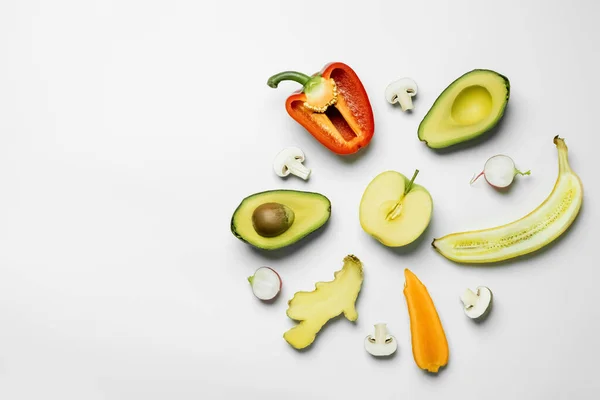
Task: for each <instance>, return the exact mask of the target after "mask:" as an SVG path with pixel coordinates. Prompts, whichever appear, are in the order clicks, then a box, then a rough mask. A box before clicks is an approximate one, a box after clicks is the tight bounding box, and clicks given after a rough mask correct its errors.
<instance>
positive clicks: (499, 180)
mask: <svg viewBox="0 0 600 400" xmlns="http://www.w3.org/2000/svg"><path fill="white" fill-rule="evenodd" d="M530 174H531V171H525V172H521V171H519V170H518V169H517V168H516V167H515V162H514V161H513V159H512V158H510V157H509V156H505V155H504V154H498V155H495V156H493V157H491V158H489V159H488V160H487V161H486V163H485V165H484V167H483V171H481V172H480V173H479V175H477V176H476V177H474V178H473V179H471V182H470V183H471V184H473V183H475V181H476V180H477V179H479V177H480V176H483V177H484V178H485V180H486V181H487V183H489V184H490V185H491V186H493V187H495V188H498V189H502V188H506V187H508V186H510V184H511V183H512V182H513V180H514V179H515V176H516V175H530Z"/></svg>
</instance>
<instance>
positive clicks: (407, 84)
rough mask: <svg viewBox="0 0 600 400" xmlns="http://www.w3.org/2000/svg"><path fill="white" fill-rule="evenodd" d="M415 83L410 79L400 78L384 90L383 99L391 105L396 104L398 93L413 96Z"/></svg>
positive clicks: (415, 88) (415, 91) (415, 89)
mask: <svg viewBox="0 0 600 400" xmlns="http://www.w3.org/2000/svg"><path fill="white" fill-rule="evenodd" d="M417 89H418V88H417V83H416V82H415V81H414V80H412V79H411V78H401V79H398V80H396V81H394V82H392V83H390V84H389V85H388V86H387V87H386V88H385V98H386V100H387V101H388V102H389V103H391V104H394V103H397V102H398V96H399V94H400V93H407V94H408V95H409V96H411V97H412V96H414V95H416V94H417Z"/></svg>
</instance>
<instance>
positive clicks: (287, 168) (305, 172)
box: [273, 147, 311, 180]
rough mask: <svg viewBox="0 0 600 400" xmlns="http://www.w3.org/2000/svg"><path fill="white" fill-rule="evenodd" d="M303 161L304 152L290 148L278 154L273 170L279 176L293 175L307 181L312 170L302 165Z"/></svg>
mask: <svg viewBox="0 0 600 400" xmlns="http://www.w3.org/2000/svg"><path fill="white" fill-rule="evenodd" d="M303 161H304V153H303V152H302V150H300V149H299V148H297V147H288V148H285V149H283V150H281V151H280V152H279V154H277V156H276V157H275V160H274V161H273V169H274V170H275V173H276V174H277V176H280V177H285V176H288V175H289V174H292V175H296V176H297V177H299V178H302V179H304V180H306V179H308V177H309V175H310V173H311V170H310V168H307V167H305V166H304V164H302V162H303Z"/></svg>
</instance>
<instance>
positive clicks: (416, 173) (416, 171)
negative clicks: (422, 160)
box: [404, 169, 419, 196]
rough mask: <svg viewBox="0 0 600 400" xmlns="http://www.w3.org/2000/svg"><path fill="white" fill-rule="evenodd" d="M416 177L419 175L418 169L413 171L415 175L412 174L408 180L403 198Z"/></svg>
mask: <svg viewBox="0 0 600 400" xmlns="http://www.w3.org/2000/svg"><path fill="white" fill-rule="evenodd" d="M417 175H419V170H418V169H416V170H415V173H414V174H413V176H412V178H410V182H408V185H406V189H404V196H406V195H407V194H408V192H410V189H411V188H412V185H413V183H414V181H415V179H416V178H417Z"/></svg>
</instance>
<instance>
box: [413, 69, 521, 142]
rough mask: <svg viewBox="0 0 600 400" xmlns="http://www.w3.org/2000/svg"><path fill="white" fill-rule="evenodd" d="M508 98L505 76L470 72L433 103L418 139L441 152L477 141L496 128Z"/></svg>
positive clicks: (507, 83)
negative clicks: (441, 149) (441, 150)
mask: <svg viewBox="0 0 600 400" xmlns="http://www.w3.org/2000/svg"><path fill="white" fill-rule="evenodd" d="M509 97H510V82H509V80H508V78H507V77H505V76H504V75H502V74H499V73H498V72H495V71H491V70H487V69H475V70H473V71H470V72H467V73H466V74H464V75H462V76H461V77H459V78H458V79H456V80H455V81H454V82H452V83H451V84H450V85H449V86H448V87H447V88H446V89H444V91H443V92H442V94H440V95H439V96H438V98H437V100H436V101H435V102H434V103H433V105H432V106H431V109H430V110H429V111H428V112H427V114H426V115H425V117H424V118H423V121H421V124H420V125H419V130H418V134H419V140H421V141H423V142H425V143H426V144H427V146H429V147H431V148H436V149H439V148H444V147H449V146H452V145H455V144H458V143H461V142H465V141H467V140H471V139H474V138H476V137H478V136H480V135H482V134H483V133H485V132H487V131H489V130H490V129H492V128H493V127H494V126H496V124H497V123H498V122H499V121H500V119H501V118H502V116H503V115H504V110H505V108H506V105H507V104H508V99H509Z"/></svg>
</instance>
